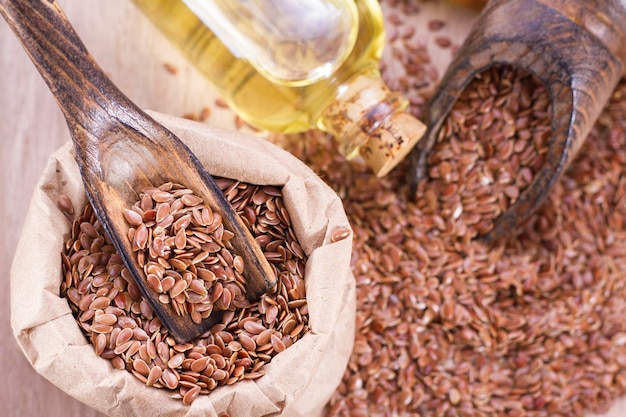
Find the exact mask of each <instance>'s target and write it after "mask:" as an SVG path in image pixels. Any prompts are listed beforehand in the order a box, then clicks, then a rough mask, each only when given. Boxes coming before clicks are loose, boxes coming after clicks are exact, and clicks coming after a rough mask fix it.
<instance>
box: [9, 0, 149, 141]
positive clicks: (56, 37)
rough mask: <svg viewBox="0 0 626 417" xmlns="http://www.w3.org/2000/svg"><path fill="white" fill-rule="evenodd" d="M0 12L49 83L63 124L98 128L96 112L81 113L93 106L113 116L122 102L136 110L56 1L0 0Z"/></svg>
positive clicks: (99, 122) (97, 114)
mask: <svg viewBox="0 0 626 417" xmlns="http://www.w3.org/2000/svg"><path fill="white" fill-rule="evenodd" d="M0 14H1V15H2V16H3V17H4V19H5V20H6V21H7V23H8V24H9V26H10V27H11V29H12V30H13V31H14V32H15V34H16V35H17V37H18V38H19V39H20V41H21V42H22V45H23V46H24V49H25V51H26V53H27V54H28V55H29V56H30V58H31V60H32V61H33V63H34V64H35V66H36V68H37V70H38V71H39V72H40V74H41V76H42V77H43V79H44V80H45V82H46V84H48V87H49V88H50V90H51V91H52V93H53V94H54V96H55V98H56V99H57V101H58V102H59V107H60V108H61V110H62V111H63V113H64V116H65V118H66V119H67V121H68V124H70V123H77V124H80V125H84V127H85V128H86V130H90V128H91V127H95V128H98V127H99V126H100V125H101V124H102V120H101V113H97V112H89V113H86V114H85V113H84V110H85V109H88V108H91V107H93V106H94V105H99V106H101V107H103V109H104V110H105V111H106V112H108V113H112V114H115V113H116V112H124V110H123V109H124V108H125V107H126V106H127V107H129V108H131V109H135V108H136V106H135V105H134V104H133V103H132V102H131V101H130V100H128V98H127V97H126V96H125V95H124V94H123V93H121V92H120V91H119V89H118V88H117V87H116V86H115V85H114V84H113V83H112V82H111V81H110V80H109V78H108V77H107V76H106V75H105V74H104V72H103V71H102V69H101V68H100V67H99V66H98V64H97V63H96V62H95V60H94V59H93V58H92V57H91V55H90V54H89V52H88V51H87V49H86V48H85V46H84V45H83V43H82V41H81V40H80V38H79V36H78V34H77V33H76V31H75V30H74V29H73V27H72V26H71V24H70V23H69V21H68V19H67V17H66V16H65V14H64V12H63V11H62V10H61V8H60V7H59V5H58V3H57V2H56V1H42V0H34V1H26V0H0ZM137 110H139V109H137Z"/></svg>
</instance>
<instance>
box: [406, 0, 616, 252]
mask: <svg viewBox="0 0 626 417" xmlns="http://www.w3.org/2000/svg"><path fill="white" fill-rule="evenodd" d="M625 60H626V5H624V2H622V1H619V0H596V1H593V2H590V1H587V0H493V1H491V2H490V3H489V4H488V5H487V6H486V8H485V9H484V10H483V11H482V13H481V15H480V16H479V18H478V20H477V21H476V23H475V24H474V26H473V27H472V30H471V32H470V34H469V36H468V37H467V39H466V40H465V42H464V44H463V45H462V46H461V49H460V50H459V52H458V53H457V55H456V57H455V58H454V60H453V62H452V63H451V65H450V67H449V68H448V71H447V72H446V74H445V75H444V77H443V79H442V81H441V83H440V86H439V89H438V91H437V92H436V93H435V95H434V96H433V98H432V100H431V103H430V107H429V112H430V113H429V116H428V117H429V118H428V130H427V132H426V135H425V136H424V138H423V139H422V140H421V141H420V142H419V143H418V145H417V147H416V148H415V149H414V151H413V153H412V155H411V156H410V160H411V166H410V168H409V173H408V175H409V177H408V181H409V183H410V185H411V187H412V190H413V192H414V191H415V190H416V188H417V183H418V182H419V180H420V179H421V178H423V177H425V176H426V175H427V158H428V153H429V152H430V150H431V149H432V147H433V145H434V143H435V140H436V138H437V136H438V133H439V130H440V128H441V127H442V125H443V123H444V121H445V118H446V117H447V115H448V113H449V112H450V110H451V109H452V107H453V105H454V103H455V101H456V100H457V99H458V97H459V96H460V95H461V93H462V92H463V90H464V89H465V88H466V87H467V85H468V84H469V83H470V82H471V81H472V79H473V78H474V77H475V76H476V75H477V74H478V73H480V72H482V71H484V70H485V69H487V68H489V67H492V66H496V65H512V66H515V67H521V68H523V69H526V70H528V71H529V72H531V73H533V74H534V75H535V76H537V77H538V78H539V79H540V80H541V81H542V82H543V83H544V84H545V85H546V87H547V90H548V92H549V95H550V101H551V105H552V134H551V138H550V145H549V150H548V155H547V160H546V162H545V165H544V166H543V168H542V169H541V170H540V171H539V172H538V173H536V175H535V179H534V180H533V182H532V183H531V184H530V185H529V187H528V188H527V189H526V190H524V191H523V192H522V193H521V194H520V197H519V199H518V200H517V201H516V202H515V203H514V204H512V205H511V207H510V208H509V209H508V211H506V212H505V213H503V214H502V215H501V216H499V217H498V218H497V219H496V220H495V224H494V229H493V230H492V231H491V232H490V233H489V234H488V235H486V236H483V239H484V240H486V241H492V240H496V239H499V238H500V237H502V236H504V235H505V234H507V233H509V232H510V231H511V230H512V229H513V228H515V227H516V226H517V225H518V224H520V223H521V222H523V221H524V220H525V219H527V218H528V217H529V216H530V215H531V214H532V212H533V211H534V210H535V209H536V208H537V207H538V206H539V205H540V203H541V202H542V201H543V200H544V199H545V197H546V196H547V194H548V192H549V190H550V189H551V187H552V186H553V185H554V183H555V182H556V180H557V179H558V177H559V175H560V174H561V172H562V171H563V169H564V168H565V167H566V166H567V165H568V163H569V162H570V161H571V160H572V159H573V157H574V156H575V155H576V153H577V151H578V149H579V148H580V146H581V144H582V143H583V141H584V139H585V138H586V137H587V134H588V133H589V131H590V129H591V128H592V127H593V124H594V123H595V121H596V119H597V117H598V116H599V114H600V111H601V110H602V108H603V107H604V105H605V104H606V102H607V101H608V99H609V97H610V95H611V93H612V92H613V90H614V89H615V87H616V85H617V83H618V81H619V79H620V77H621V76H622V74H623V73H624V71H625V70H626V65H625Z"/></svg>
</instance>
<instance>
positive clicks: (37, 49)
mask: <svg viewBox="0 0 626 417" xmlns="http://www.w3.org/2000/svg"><path fill="white" fill-rule="evenodd" d="M0 14H2V16H3V17H4V18H5V20H6V21H7V22H8V23H9V26H10V27H11V29H12V30H13V31H14V33H15V34H16V35H17V37H18V38H19V39H20V41H21V42H22V45H23V46H24V49H25V50H26V52H27V53H28V55H29V56H30V58H31V60H32V61H33V63H34V64H35V66H36V67H37V69H38V70H39V72H40V73H41V75H42V77H43V78H44V80H45V81H46V83H47V84H48V86H49V88H50V90H51V91H52V92H53V94H54V96H55V98H56V99H57V102H58V104H59V107H60V108H61V110H62V112H63V114H64V116H65V119H66V121H67V125H68V127H69V130H70V134H71V136H72V139H73V141H74V144H75V151H76V160H77V162H78V165H79V167H80V170H81V174H82V176H83V180H84V183H85V189H86V191H87V196H88V198H89V200H90V201H91V203H92V205H93V206H94V209H95V211H96V213H97V214H98V218H99V220H100V222H101V223H102V224H103V226H104V228H105V230H106V231H107V232H108V234H109V235H110V236H111V238H112V240H113V243H114V245H115V247H116V248H117V250H118V251H119V252H120V255H121V256H122V258H123V259H124V262H125V264H126V265H127V266H128V268H129V270H130V272H131V273H132V274H133V276H134V278H135V280H136V282H137V285H138V286H139V288H140V289H141V291H142V293H143V294H144V295H145V297H146V298H147V299H148V300H149V301H150V302H151V304H152V307H153V309H154V311H155V312H156V313H157V315H158V316H159V318H160V319H161V321H162V323H163V324H164V325H165V326H166V327H167V328H168V329H169V330H170V333H171V334H172V335H173V336H174V337H175V338H176V339H177V340H178V341H180V342H183V341H187V340H190V339H192V338H193V337H195V336H197V335H199V334H201V333H203V332H204V331H205V330H206V329H207V328H208V327H210V326H211V325H212V324H214V322H215V320H216V318H215V317H209V318H208V319H206V320H204V321H203V323H202V324H200V325H196V324H194V323H193V322H192V321H191V319H190V317H188V316H187V317H180V316H178V315H177V314H176V313H175V312H174V311H173V309H172V308H171V307H170V306H169V305H165V304H162V303H160V302H159V301H158V298H157V297H158V295H157V294H156V293H155V292H154V291H153V290H151V289H150V288H149V287H148V286H147V284H146V282H145V279H144V275H143V272H142V271H141V268H138V267H137V266H136V265H135V261H134V259H135V257H134V256H133V253H132V250H131V244H130V241H129V240H128V239H127V237H126V232H127V230H128V224H127V223H126V221H125V219H124V217H123V214H122V213H123V209H124V208H127V207H130V206H131V205H132V204H133V203H134V202H135V201H137V199H138V195H137V192H138V190H141V189H142V188H144V187H147V186H151V185H152V186H158V185H160V184H162V183H165V182H168V181H173V182H177V183H181V184H184V185H185V186H187V187H189V188H191V189H192V190H194V191H195V192H196V193H197V194H198V195H200V196H201V197H202V198H204V199H205V201H206V202H207V203H208V204H209V205H210V206H211V207H212V208H213V209H215V210H216V211H219V212H220V213H221V214H222V217H223V223H224V226H225V227H226V228H228V229H230V230H231V231H233V232H234V233H235V237H234V238H233V239H232V240H231V243H232V244H233V247H234V249H235V251H236V252H237V253H238V254H240V255H241V256H242V257H243V259H244V262H245V271H246V280H247V284H246V285H247V288H246V290H247V294H248V296H249V297H251V298H254V297H258V296H259V295H261V294H262V293H263V292H265V291H267V290H268V289H271V288H272V287H273V286H274V285H275V284H276V276H275V273H274V270H273V268H272V267H271V265H269V263H268V262H267V260H266V259H265V257H264V256H263V253H262V251H261V249H260V247H259V246H258V244H256V242H255V241H254V239H253V237H252V236H251V234H250V232H249V231H248V230H247V228H246V227H245V225H244V224H243V222H242V221H241V219H240V218H239V216H237V215H236V213H235V212H234V210H233V209H232V207H231V206H230V204H229V203H228V202H227V201H226V199H225V197H224V196H223V194H222V192H221V191H220V190H219V188H218V187H217V185H216V184H215V182H214V181H213V179H212V178H211V176H210V175H209V174H208V173H207V172H206V171H205V170H204V168H203V167H202V166H201V164H200V162H199V161H198V160H197V159H196V157H195V156H194V155H193V154H192V152H191V151H190V150H189V149H188V148H187V147H186V146H185V145H184V144H183V143H182V142H181V141H180V140H179V139H178V138H176V137H175V136H174V135H173V134H172V133H171V132H170V131H168V130H167V129H165V128H164V127H163V126H161V125H160V124H158V123H157V122H156V121H154V120H153V119H152V118H150V117H149V116H148V115H146V114H145V113H144V112H143V111H141V110H140V109H139V108H138V107H137V106H136V105H135V104H133V103H132V102H131V101H130V100H129V99H128V98H127V97H126V96H125V95H124V94H123V93H122V92H120V90H119V89H117V88H116V87H115V86H114V85H113V83H112V82H111V81H110V80H109V79H108V78H107V77H106V75H105V74H104V72H103V71H102V70H101V69H100V67H99V66H98V65H97V64H96V62H95V61H94V60H93V58H92V57H91V56H90V55H89V53H88V51H87V50H86V48H85V47H84V45H83V44H82V42H81V40H80V39H79V37H78V35H77V34H76V33H75V32H74V29H73V28H72V26H71V24H70V23H69V21H68V20H67V18H66V17H65V15H64V13H63V12H62V10H61V9H60V7H59V6H58V4H57V3H56V2H55V1H27V0H15V1H8V0H0ZM215 151H216V152H219V149H216V150H215Z"/></svg>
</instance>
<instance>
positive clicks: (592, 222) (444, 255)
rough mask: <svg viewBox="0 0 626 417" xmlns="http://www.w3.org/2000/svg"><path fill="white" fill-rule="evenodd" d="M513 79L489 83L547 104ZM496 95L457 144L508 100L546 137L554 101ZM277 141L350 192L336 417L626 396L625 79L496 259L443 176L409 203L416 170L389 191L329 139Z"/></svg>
mask: <svg viewBox="0 0 626 417" xmlns="http://www.w3.org/2000/svg"><path fill="white" fill-rule="evenodd" d="M398 7H401V6H398ZM398 30H401V28H399V29H398ZM420 65H426V66H427V65H429V64H428V61H427V60H424V61H421V63H420ZM390 67H391V65H390V64H389V63H387V67H386V68H390ZM500 70H501V71H502V74H508V75H507V76H505V75H500V76H499V77H501V78H494V77H493V76H491V78H490V80H491V81H490V82H494V81H496V80H509V81H507V83H510V84H511V86H515V85H520V87H521V88H524V89H528V91H535V87H533V85H534V82H531V83H530V84H529V83H528V80H529V79H528V76H527V74H523V73H521V72H510V69H508V68H501V69H500ZM386 76H387V77H392V76H394V74H392V73H389V72H387V73H386ZM510 77H512V78H510ZM484 86H485V78H483V79H480V80H477V81H476V83H474V84H473V85H472V86H470V87H468V89H469V91H468V94H470V97H474V98H473V99H472V100H474V104H475V106H474V107H468V106H464V107H463V108H461V109H458V110H459V111H460V112H461V113H460V114H457V115H455V116H453V117H451V120H450V121H449V123H450V124H449V126H448V132H453V131H454V132H460V133H461V134H462V135H465V137H467V135H470V133H467V132H466V130H467V129H469V128H471V126H470V125H471V124H470V125H468V124H461V123H459V122H460V121H462V120H465V121H467V120H479V119H481V118H482V120H484V117H493V120H492V123H494V124H503V126H505V125H507V124H508V123H507V120H509V119H508V118H509V115H507V116H505V115H504V114H505V113H504V112H502V111H500V112H499V113H498V112H493V116H481V115H480V113H478V111H479V109H481V105H480V103H481V101H483V100H484V101H485V102H490V101H492V100H493V102H494V103H495V102H496V101H497V100H504V102H505V103H506V102H507V101H509V102H510V103H511V104H509V105H510V106H519V107H518V108H526V109H535V106H537V108H538V109H539V108H540V109H541V111H539V112H538V113H534V110H533V112H531V113H529V114H527V115H526V116H524V117H527V118H528V122H525V121H524V122H523V123H524V125H518V123H522V122H519V121H518V120H519V115H518V114H512V116H513V117H514V120H515V122H514V124H513V125H514V126H515V128H516V134H517V135H518V136H519V135H520V132H521V131H523V129H524V128H525V127H524V126H525V123H528V125H527V126H528V127H530V126H533V129H535V132H536V134H537V135H538V136H537V140H539V137H541V136H542V135H543V133H541V132H542V131H543V129H542V127H541V126H540V124H539V125H535V124H534V123H537V122H535V121H533V119H534V118H539V119H545V111H547V109H546V110H544V108H545V107H544V100H545V97H543V96H542V95H540V94H538V93H537V94H538V95H536V96H533V95H532V94H530V95H529V96H528V98H530V101H531V103H529V104H527V105H522V104H523V103H521V102H520V103H518V104H514V103H512V101H515V100H522V98H521V97H520V96H519V95H517V94H516V93H513V91H516V90H515V88H514V87H511V88H508V89H501V90H500V91H499V93H495V94H494V97H493V98H491V95H490V96H489V97H485V96H484V92H485V90H484ZM529 86H530V87H529ZM496 87H497V86H494V87H493V88H494V91H498V90H497V88H496ZM408 88H410V87H408ZM487 91H488V90H487ZM507 91H508V93H506V94H505V95H506V96H507V97H506V98H502V96H500V97H496V95H497V94H503V92H507ZM544 91H545V90H544ZM481 94H483V95H482V96H481ZM542 94H545V93H542ZM481 97H482V98H481ZM523 100H526V98H524V99H523ZM536 102H537V103H541V104H536ZM486 105H487V104H485V106H486ZM526 111H528V110H526ZM505 117H506V119H505ZM456 135H457V136H456V137H457V138H458V137H459V135H458V134H456ZM521 135H522V136H523V137H527V134H526V133H521ZM534 135H535V134H534V133H533V134H531V136H533V137H534ZM451 136H452V135H451ZM273 139H274V140H275V141H276V142H277V143H280V144H282V145H283V146H284V147H285V148H286V149H288V150H289V151H290V152H292V153H294V154H295V155H296V156H298V157H299V158H300V159H302V160H304V161H305V162H306V163H307V164H308V165H310V166H311V167H312V168H313V169H314V170H315V171H316V172H317V173H318V174H319V175H320V176H321V177H322V178H324V179H325V181H327V183H328V184H329V185H330V186H331V187H333V188H334V189H335V190H336V191H337V193H338V194H339V195H340V196H341V198H342V199H343V202H344V206H345V209H346V213H347V214H348V217H349V220H350V222H351V224H352V227H353V231H354V252H353V254H354V255H353V259H352V270H353V272H354V275H355V277H356V280H357V323H356V326H357V332H356V340H355V348H354V351H353V355H352V357H351V359H350V361H349V364H348V369H347V371H346V373H345V375H344V378H343V381H342V383H341V385H340V387H339V388H338V389H337V391H336V392H335V394H334V396H333V398H332V399H331V401H330V403H329V404H328V407H327V409H326V415H327V416H351V417H355V416H503V415H506V416H533V417H534V416H537V417H539V416H583V415H584V413H585V412H586V411H592V412H596V413H601V412H604V411H606V410H607V409H608V407H609V406H610V405H611V402H612V400H613V399H615V398H617V397H619V396H623V395H625V394H626V320H625V319H624V318H625V317H626V250H625V249H624V244H625V242H626V220H625V219H626V146H624V144H625V143H626V80H624V81H623V82H622V83H621V84H620V86H619V87H618V89H617V90H616V91H615V93H614V94H613V96H612V99H611V102H610V103H609V105H608V106H607V108H606V110H605V112H604V113H603V114H602V116H601V117H600V119H599V122H598V124H597V126H596V127H595V128H594V130H593V131H592V133H591V135H590V137H589V139H588V141H587V142H586V144H585V146H584V147H583V149H582V150H581V152H580V154H579V156H578V158H577V159H576V160H575V161H574V162H573V163H572V165H571V166H570V168H569V170H568V171H567V172H566V173H565V175H564V176H563V178H562V179H561V180H560V181H559V182H558V184H557V185H556V187H555V189H554V190H553V191H552V193H551V195H550V196H549V198H548V199H547V201H546V202H545V203H544V204H543V206H542V207H541V208H540V210H539V211H538V212H537V213H536V214H534V215H533V216H532V217H531V219H530V220H529V222H528V223H527V224H526V225H525V226H524V227H523V228H521V229H519V230H515V231H511V235H512V237H513V238H512V239H511V240H510V241H509V242H508V243H502V244H500V245H498V246H495V247H487V246H485V245H483V244H481V243H480V242H479V241H477V240H472V239H469V238H468V232H467V230H468V225H467V224H464V222H466V221H467V220H468V217H466V216H459V217H458V218H456V219H454V218H453V216H451V215H448V214H445V215H444V210H447V209H451V207H452V206H451V205H449V204H448V202H449V201H450V200H448V199H445V198H441V196H440V195H437V196H436V198H432V197H429V196H427V193H430V191H428V190H431V189H432V188H433V187H436V186H438V184H441V183H442V181H441V176H440V175H439V176H437V177H436V178H426V179H425V180H424V181H423V182H422V183H421V184H420V187H419V190H418V193H417V195H416V196H409V195H408V186H407V184H406V181H405V175H406V165H401V166H400V167H398V168H396V169H395V170H394V171H392V172H391V174H390V175H389V176H388V177H386V178H383V179H376V178H374V177H373V176H371V175H369V174H368V171H367V167H366V166H365V165H363V164H361V163H360V162H358V161H355V162H353V163H347V162H346V161H345V160H343V159H342V158H340V157H338V156H337V151H336V149H335V144H334V142H333V141H331V140H329V138H328V137H327V136H326V135H324V134H322V133H320V132H310V133H308V134H306V135H296V136H279V135H276V136H274V138H273ZM529 141H530V139H529ZM451 143H452V142H451V141H449V140H442V141H441V143H440V145H439V148H438V151H437V152H444V151H445V147H446V146H447V147H448V148H449V151H452V149H450V148H451V146H452V145H451ZM530 143H532V144H533V146H532V147H534V148H535V152H537V153H538V154H539V153H541V149H542V148H541V147H540V146H539V147H537V145H536V144H535V139H532V141H531V142H530ZM446 144H447V145H446ZM520 146H521V145H520ZM513 147H514V148H515V145H513ZM496 152H497V151H496ZM513 152H514V153H515V150H513ZM523 152H525V151H522V153H523ZM528 152H531V151H528ZM482 163H483V166H486V161H485V162H482ZM503 163H504V164H505V165H506V164H508V162H503ZM529 166H530V165H529ZM455 167H456V168H455V169H459V167H460V165H458V164H456V165H455ZM450 168H451V171H452V168H453V167H450ZM505 169H506V168H505ZM520 169H521V168H520ZM432 173H434V171H432ZM516 174H517V173H516ZM450 175H452V172H450ZM516 177H517V175H515V176H513V177H512V181H514V179H516ZM515 184H516V185H517V183H515ZM518 188H523V185H518ZM456 192H457V193H458V190H457V191H456ZM499 192H500V193H501V194H504V196H505V197H506V198H509V199H510V198H511V196H506V194H505V192H504V189H503V188H500V191H499ZM509 194H511V195H514V193H509ZM454 195H457V194H454ZM459 198H462V196H461V195H459ZM453 212H454V210H452V211H450V213H453Z"/></svg>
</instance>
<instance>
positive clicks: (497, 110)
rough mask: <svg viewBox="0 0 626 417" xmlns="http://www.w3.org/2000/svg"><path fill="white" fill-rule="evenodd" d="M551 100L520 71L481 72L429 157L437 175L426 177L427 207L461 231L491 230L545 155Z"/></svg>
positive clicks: (471, 233)
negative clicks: (438, 210) (452, 222)
mask: <svg viewBox="0 0 626 417" xmlns="http://www.w3.org/2000/svg"><path fill="white" fill-rule="evenodd" d="M549 104H550V99H549V96H548V93H547V90H546V89H545V87H544V86H543V84H542V83H541V82H540V81H539V80H537V79H536V78H535V77H533V76H532V75H531V74H528V73H525V72H524V71H522V70H514V69H512V68H492V69H489V70H486V71H485V72H483V73H481V74H479V75H478V76H477V77H476V79H475V80H474V81H473V82H472V85H471V86H470V88H468V89H466V90H465V91H464V92H463V93H462V94H461V96H460V97H459V99H458V100H457V102H456V103H455V104H454V106H453V108H452V110H451V112H450V115H449V116H448V118H447V119H446V123H445V124H444V125H443V126H442V128H441V131H440V132H439V137H438V140H437V143H436V144H435V145H434V147H433V149H432V150H431V151H430V153H429V155H428V166H429V173H428V174H429V177H430V178H431V179H432V180H431V181H429V182H428V183H424V182H423V183H422V184H424V185H426V187H425V188H424V190H423V194H424V202H425V204H428V205H429V208H428V210H432V209H434V208H439V206H441V207H440V213H441V215H442V217H443V218H451V219H453V220H454V221H455V226H456V229H457V234H458V235H463V234H467V235H468V237H469V238H474V237H475V236H476V234H480V235H482V234H486V233H488V232H489V231H491V230H492V229H493V220H494V219H495V218H496V217H498V216H500V215H501V214H502V213H503V212H504V211H506V210H507V208H508V207H509V206H510V205H511V204H512V203H514V202H515V201H516V200H517V198H518V197H519V195H520V193H521V192H522V191H523V190H524V189H525V188H526V187H528V185H530V183H531V182H532V180H533V178H534V175H535V173H537V172H538V171H539V169H541V167H542V166H543V164H544V161H545V160H546V155H547V152H548V145H549V143H548V139H549V137H550V131H551V128H550V123H551V117H552V114H551V111H550V106H549ZM438 199H439V200H440V201H437V200H438ZM459 229H460V230H459ZM466 230H467V233H466V232H465V231H466Z"/></svg>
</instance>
